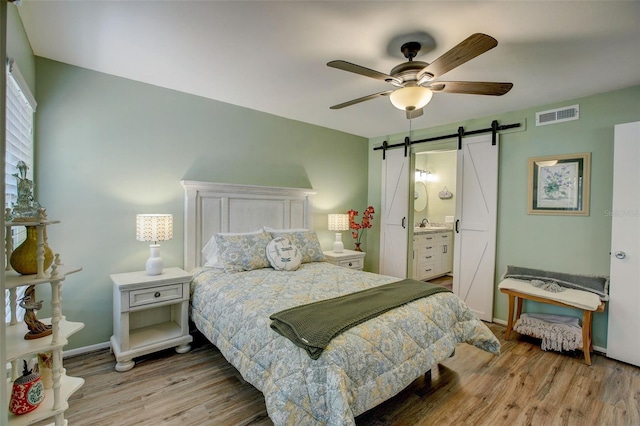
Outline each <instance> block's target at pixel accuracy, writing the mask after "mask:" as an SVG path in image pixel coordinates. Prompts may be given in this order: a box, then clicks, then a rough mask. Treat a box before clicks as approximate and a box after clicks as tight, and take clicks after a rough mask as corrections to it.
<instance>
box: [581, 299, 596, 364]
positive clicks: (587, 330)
mask: <svg viewBox="0 0 640 426" xmlns="http://www.w3.org/2000/svg"><path fill="white" fill-rule="evenodd" d="M592 319H593V311H587V310H584V311H582V351H583V352H584V361H585V362H586V363H587V365H591V350H592V349H593V342H592V341H591V321H592Z"/></svg>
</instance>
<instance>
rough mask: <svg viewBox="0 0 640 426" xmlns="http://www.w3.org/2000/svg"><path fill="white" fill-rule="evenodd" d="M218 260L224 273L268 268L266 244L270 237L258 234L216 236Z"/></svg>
mask: <svg viewBox="0 0 640 426" xmlns="http://www.w3.org/2000/svg"><path fill="white" fill-rule="evenodd" d="M215 238H216V245H217V247H218V258H219V260H220V262H221V263H222V265H223V267H224V270H225V272H241V271H251V270H252V269H261V268H266V267H268V266H269V260H268V259H267V244H269V241H271V235H269V233H267V232H261V233H259V234H240V235H224V234H216V235H215Z"/></svg>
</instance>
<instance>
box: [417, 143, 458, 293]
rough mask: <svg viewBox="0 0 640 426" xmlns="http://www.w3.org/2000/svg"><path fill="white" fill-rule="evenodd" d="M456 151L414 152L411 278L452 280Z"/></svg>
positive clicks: (440, 281) (449, 282)
mask: <svg viewBox="0 0 640 426" xmlns="http://www.w3.org/2000/svg"><path fill="white" fill-rule="evenodd" d="M456 165H457V151H456V150H455V149H453V150H438V151H427V152H418V153H416V154H415V179H414V183H413V185H414V187H413V191H412V193H413V194H414V196H413V198H414V200H413V224H414V233H413V256H408V258H409V259H408V260H409V265H408V271H410V272H412V274H411V275H412V278H414V279H419V280H421V281H429V282H435V283H437V284H440V285H444V286H447V287H450V288H451V286H452V284H453V253H454V250H453V241H454V236H453V225H454V218H455V214H456V200H455V193H454V192H455V190H456V172H457V170H456Z"/></svg>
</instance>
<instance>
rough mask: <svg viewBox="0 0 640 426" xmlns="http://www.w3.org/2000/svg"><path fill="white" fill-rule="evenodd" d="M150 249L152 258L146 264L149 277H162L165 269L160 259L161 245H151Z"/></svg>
mask: <svg viewBox="0 0 640 426" xmlns="http://www.w3.org/2000/svg"><path fill="white" fill-rule="evenodd" d="M149 249H150V256H149V259H147V264H146V271H147V275H160V274H162V270H163V269H164V262H163V261H162V258H161V257H160V245H159V244H151V245H149Z"/></svg>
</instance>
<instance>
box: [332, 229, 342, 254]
mask: <svg viewBox="0 0 640 426" xmlns="http://www.w3.org/2000/svg"><path fill="white" fill-rule="evenodd" d="M333 252H334V253H342V252H344V244H343V243H342V233H340V232H336V241H335V242H334V243H333Z"/></svg>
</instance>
